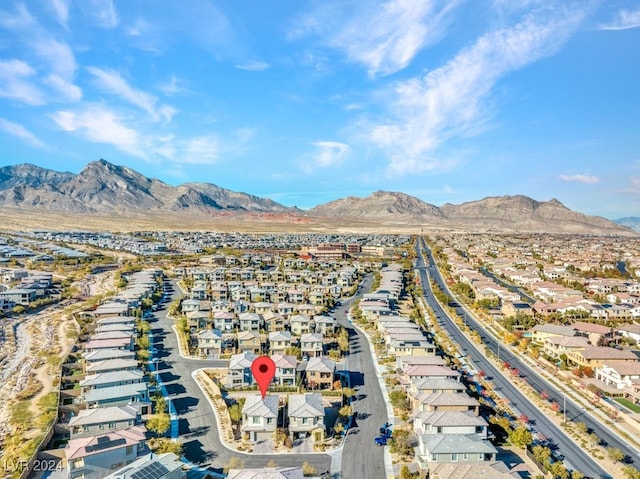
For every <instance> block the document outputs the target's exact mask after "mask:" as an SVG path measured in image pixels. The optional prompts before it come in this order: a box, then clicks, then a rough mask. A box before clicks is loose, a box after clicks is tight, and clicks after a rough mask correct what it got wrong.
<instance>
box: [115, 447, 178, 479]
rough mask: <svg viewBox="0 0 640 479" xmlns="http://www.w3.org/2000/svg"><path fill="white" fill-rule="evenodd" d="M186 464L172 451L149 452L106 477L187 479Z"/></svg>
mask: <svg viewBox="0 0 640 479" xmlns="http://www.w3.org/2000/svg"><path fill="white" fill-rule="evenodd" d="M183 466H184V464H183V463H182V461H180V458H179V457H178V456H176V455H175V454H174V453H172V452H165V453H163V454H147V455H146V456H142V457H141V458H139V459H137V460H135V461H133V462H132V463H130V464H129V465H128V466H127V467H125V468H123V469H120V470H119V471H116V472H114V473H113V474H109V475H108V476H107V477H105V479H147V478H153V479H186V477H187V472H186V471H184V470H183Z"/></svg>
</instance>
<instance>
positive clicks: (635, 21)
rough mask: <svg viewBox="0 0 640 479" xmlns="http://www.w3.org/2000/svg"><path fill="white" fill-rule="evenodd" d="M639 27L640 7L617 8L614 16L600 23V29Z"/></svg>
mask: <svg viewBox="0 0 640 479" xmlns="http://www.w3.org/2000/svg"><path fill="white" fill-rule="evenodd" d="M638 27H640V8H638V9H637V10H619V11H618V12H617V13H616V16H615V18H614V19H613V20H612V21H611V22H609V23H607V24H602V25H600V27H599V28H600V30H628V29H630V28H638Z"/></svg>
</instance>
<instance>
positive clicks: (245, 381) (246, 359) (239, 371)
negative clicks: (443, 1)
mask: <svg viewBox="0 0 640 479" xmlns="http://www.w3.org/2000/svg"><path fill="white" fill-rule="evenodd" d="M257 357H258V356H257V355H256V354H254V353H249V352H246V353H242V354H234V355H233V356H231V360H230V361H229V373H228V374H227V379H226V382H225V386H226V387H228V388H237V387H246V386H251V385H252V384H253V375H252V374H251V364H252V363H253V360H254V359H256V358H257Z"/></svg>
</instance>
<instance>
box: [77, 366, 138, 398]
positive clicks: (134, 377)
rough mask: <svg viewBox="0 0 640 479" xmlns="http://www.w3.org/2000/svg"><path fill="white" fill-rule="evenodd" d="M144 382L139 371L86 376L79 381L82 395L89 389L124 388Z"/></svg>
mask: <svg viewBox="0 0 640 479" xmlns="http://www.w3.org/2000/svg"><path fill="white" fill-rule="evenodd" d="M144 381H145V375H144V373H143V372H142V371H141V370H139V369H134V370H131V371H114V372H108V373H98V374H88V375H87V376H85V378H84V379H83V380H81V381H80V391H81V392H82V394H85V393H87V392H88V391H90V390H91V389H100V388H109V387H114V386H124V385H126V384H139V383H143V382H144Z"/></svg>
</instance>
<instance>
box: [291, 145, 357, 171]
mask: <svg viewBox="0 0 640 479" xmlns="http://www.w3.org/2000/svg"><path fill="white" fill-rule="evenodd" d="M311 145H312V146H313V147H314V148H315V152H314V153H312V154H311V155H310V156H309V157H308V159H307V160H305V162H304V163H302V164H301V165H300V167H301V169H302V171H304V172H305V173H307V174H311V173H313V172H314V171H315V170H316V169H317V168H329V167H335V166H339V165H341V164H342V163H343V162H344V160H345V159H346V158H347V157H348V156H349V153H350V152H351V148H350V147H349V145H347V144H346V143H341V142H338V141H316V142H314V143H312V144H311Z"/></svg>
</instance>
